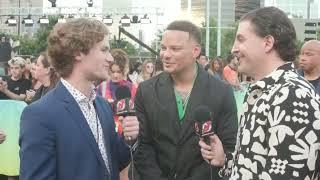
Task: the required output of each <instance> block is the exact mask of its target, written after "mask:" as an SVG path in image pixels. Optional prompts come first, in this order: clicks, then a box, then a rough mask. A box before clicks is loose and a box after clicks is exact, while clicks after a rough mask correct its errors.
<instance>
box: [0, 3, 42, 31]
mask: <svg viewBox="0 0 320 180" xmlns="http://www.w3.org/2000/svg"><path fill="white" fill-rule="evenodd" d="M42 8H43V0H1V1H0V32H4V33H10V34H25V33H32V32H34V30H35V29H36V28H37V26H36V23H35V25H34V26H29V27H26V26H24V25H23V24H22V21H23V18H25V17H27V16H28V15H29V14H30V15H32V14H39V15H40V14H42V13H43V11H42ZM10 16H12V17H13V18H14V19H16V20H17V25H16V26H8V24H6V21H7V20H8V18H10ZM31 17H32V18H33V19H34V21H35V22H36V21H37V20H38V18H39V17H33V16H31ZM19 22H20V23H19ZM19 24H20V25H19Z"/></svg>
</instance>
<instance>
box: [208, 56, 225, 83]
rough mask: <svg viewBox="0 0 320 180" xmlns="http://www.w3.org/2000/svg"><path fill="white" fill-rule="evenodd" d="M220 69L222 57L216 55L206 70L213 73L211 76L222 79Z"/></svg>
mask: <svg viewBox="0 0 320 180" xmlns="http://www.w3.org/2000/svg"><path fill="white" fill-rule="evenodd" d="M222 71H223V64H222V59H220V58H218V57H216V58H215V59H213V60H212V61H211V62H210V64H209V69H208V72H209V74H211V75H213V77H215V78H216V79H219V80H223V76H222Z"/></svg>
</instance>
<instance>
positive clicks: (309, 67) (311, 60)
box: [298, 40, 320, 94]
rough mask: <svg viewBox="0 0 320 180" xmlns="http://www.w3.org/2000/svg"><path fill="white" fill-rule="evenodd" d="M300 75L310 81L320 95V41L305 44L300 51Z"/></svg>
mask: <svg viewBox="0 0 320 180" xmlns="http://www.w3.org/2000/svg"><path fill="white" fill-rule="evenodd" d="M299 67H300V69H299V70H298V73H299V74H300V75H302V76H303V77H304V78H305V79H306V80H308V81H309V82H310V83H311V84H312V85H313V86H314V88H315V89H316V91H317V93H318V94H320V41H317V40H310V41H307V42H305V43H304V45H303V46H302V48H301V51H300V61H299Z"/></svg>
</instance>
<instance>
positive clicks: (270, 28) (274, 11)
mask: <svg viewBox="0 0 320 180" xmlns="http://www.w3.org/2000/svg"><path fill="white" fill-rule="evenodd" d="M241 21H250V22H251V23H252V24H253V25H254V31H255V33H256V34H257V35H258V36H260V37H266V36H269V35H270V36H272V37H273V38H274V40H275V42H274V49H275V50H276V51H277V52H278V54H279V56H280V58H281V59H282V60H283V61H294V60H295V59H296V56H297V47H296V32H295V29H294V26H293V24H292V22H291V21H290V19H289V18H288V17H287V15H286V14H285V13H284V12H283V11H281V10H280V9H278V8H275V7H264V8H260V9H256V10H253V11H250V12H248V13H247V14H245V15H244V16H243V17H242V18H241V19H240V22H241Z"/></svg>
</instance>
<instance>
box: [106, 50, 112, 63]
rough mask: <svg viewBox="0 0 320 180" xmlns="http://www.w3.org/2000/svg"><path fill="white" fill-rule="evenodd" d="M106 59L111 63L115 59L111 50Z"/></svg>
mask: <svg viewBox="0 0 320 180" xmlns="http://www.w3.org/2000/svg"><path fill="white" fill-rule="evenodd" d="M106 61H107V62H109V63H111V62H113V61H114V59H113V57H112V55H111V53H110V52H107V55H106Z"/></svg>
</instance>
